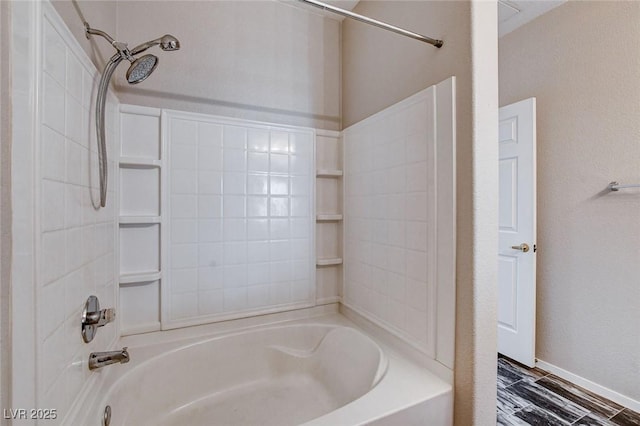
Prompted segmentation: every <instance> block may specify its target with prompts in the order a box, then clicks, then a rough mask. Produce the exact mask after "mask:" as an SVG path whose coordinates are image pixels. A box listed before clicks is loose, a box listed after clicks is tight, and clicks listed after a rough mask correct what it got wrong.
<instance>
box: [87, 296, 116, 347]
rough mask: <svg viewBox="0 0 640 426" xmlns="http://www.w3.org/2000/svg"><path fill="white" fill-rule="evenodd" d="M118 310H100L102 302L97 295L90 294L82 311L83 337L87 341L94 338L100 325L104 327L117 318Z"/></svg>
mask: <svg viewBox="0 0 640 426" xmlns="http://www.w3.org/2000/svg"><path fill="white" fill-rule="evenodd" d="M115 318H116V311H115V309H113V308H109V309H102V310H100V302H99V301H98V298H97V297H96V296H89V298H88V299H87V302H86V303H85V305H84V309H83V311H82V339H83V340H84V342H85V343H89V342H90V341H92V340H93V338H94V336H95V334H96V332H97V330H98V327H102V326H104V325H105V324H108V323H110V322H112V321H113V320H115Z"/></svg>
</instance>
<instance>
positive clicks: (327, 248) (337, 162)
mask: <svg viewBox="0 0 640 426" xmlns="http://www.w3.org/2000/svg"><path fill="white" fill-rule="evenodd" d="M342 176H343V170H342V146H341V140H340V133H339V132H331V131H322V130H319V131H317V133H316V212H317V213H316V257H317V259H316V286H317V294H316V303H318V304H324V303H334V302H337V301H339V300H340V296H341V293H342V266H341V265H342V219H343V216H342V203H341V200H342Z"/></svg>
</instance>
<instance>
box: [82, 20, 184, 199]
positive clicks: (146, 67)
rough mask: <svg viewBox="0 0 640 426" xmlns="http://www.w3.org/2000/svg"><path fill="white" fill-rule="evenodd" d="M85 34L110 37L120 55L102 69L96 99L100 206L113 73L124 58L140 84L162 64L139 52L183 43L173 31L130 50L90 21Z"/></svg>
mask: <svg viewBox="0 0 640 426" xmlns="http://www.w3.org/2000/svg"><path fill="white" fill-rule="evenodd" d="M84 29H85V35H86V36H87V38H88V39H90V38H91V36H93V35H98V36H100V37H102V38H104V39H105V40H107V41H108V42H109V43H111V45H112V46H113V47H114V48H115V49H116V50H117V52H116V54H115V55H113V56H112V57H111V59H109V62H107V65H105V67H104V70H103V71H102V77H101V78H100V84H99V86H98V96H97V98H96V136H97V139H98V159H99V162H100V206H101V207H104V206H106V204H107V173H108V167H107V145H106V141H105V132H104V107H105V104H106V101H107V89H108V87H109V81H110V80H111V76H112V75H113V72H114V71H115V70H116V68H117V67H118V65H119V64H120V62H122V61H123V60H124V59H126V60H127V61H129V62H130V63H131V65H130V66H129V69H128V70H127V75H126V76H127V82H128V83H129V84H138V83H140V82H142V81H144V80H146V79H147V77H149V76H150V75H151V73H152V72H153V71H154V70H155V69H156V67H157V66H158V57H157V56H155V55H151V54H146V55H143V56H141V57H139V58H136V57H135V55H138V54H139V53H142V52H144V51H145V50H147V49H149V48H151V47H153V46H160V49H162V50H164V51H169V52H170V51H174V50H179V49H180V42H179V41H178V39H177V38H175V37H174V36H172V35H170V34H165V35H163V36H162V37H160V38H157V39H155V40H151V41H147V42H146V43H142V44H140V45H139V46H136V47H134V48H133V49H129V47H128V46H127V43H122V42H119V41H116V40H114V39H113V37H111V36H110V35H109V34H107V33H105V32H104V31H100V30H96V29H95V28H91V27H90V26H89V24H88V23H87V22H85V23H84Z"/></svg>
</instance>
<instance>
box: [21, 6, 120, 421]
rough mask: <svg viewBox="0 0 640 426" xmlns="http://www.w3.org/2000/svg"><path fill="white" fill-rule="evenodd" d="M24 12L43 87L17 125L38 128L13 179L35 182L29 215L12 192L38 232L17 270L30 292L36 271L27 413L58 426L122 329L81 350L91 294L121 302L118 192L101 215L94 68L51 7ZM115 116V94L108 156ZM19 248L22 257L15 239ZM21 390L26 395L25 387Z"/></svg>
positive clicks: (106, 303) (32, 65) (32, 69)
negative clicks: (51, 414)
mask: <svg viewBox="0 0 640 426" xmlns="http://www.w3.org/2000/svg"><path fill="white" fill-rule="evenodd" d="M20 9H21V11H16V15H14V16H16V17H17V16H22V15H23V13H24V16H30V18H29V19H30V20H31V24H33V26H32V27H31V30H32V31H31V32H30V33H29V34H28V35H27V34H25V37H26V38H27V40H29V41H28V43H30V44H31V46H33V47H34V50H33V51H34V52H36V53H35V55H36V56H35V57H33V58H32V60H31V62H29V59H28V58H24V59H25V61H24V63H22V62H21V63H22V65H24V66H25V69H24V71H25V73H27V74H28V73H33V75H34V77H35V78H34V81H39V83H38V85H39V89H36V87H38V86H34V87H33V88H32V89H30V90H31V93H34V94H37V97H36V98H34V100H35V105H36V106H37V107H36V108H37V110H31V114H32V116H31V117H30V118H27V117H26V116H18V117H15V118H16V119H17V120H18V121H17V122H16V125H17V126H25V127H28V126H33V135H34V138H33V139H32V140H33V145H32V146H31V147H30V148H29V152H27V150H22V151H20V155H24V156H25V158H23V159H21V160H20V163H19V164H21V166H20V167H21V168H23V167H24V170H22V169H21V170H20V171H16V173H15V174H14V187H15V188H19V187H20V186H21V185H22V183H24V182H28V181H29V180H30V179H33V180H32V181H33V184H34V192H33V196H34V198H33V206H31V207H30V208H28V209H25V207H27V206H26V205H25V204H24V202H23V201H26V200H27V199H28V197H29V193H28V192H24V193H22V192H18V191H16V190H14V191H16V192H14V199H16V200H18V199H21V198H24V200H20V201H18V202H17V203H16V204H15V210H14V212H15V214H14V232H15V233H16V234H19V235H26V234H25V233H30V232H33V234H34V235H35V237H34V246H33V248H32V249H33V255H34V257H33V260H32V261H31V263H29V264H26V263H25V264H22V265H20V267H17V268H15V269H14V271H15V272H14V276H13V280H14V283H18V284H20V285H27V283H28V282H29V276H30V275H31V274H33V272H30V269H31V271H35V283H34V299H32V301H33V302H32V303H34V309H35V312H34V313H30V315H33V314H35V315H34V316H35V321H36V323H35V336H33V337H34V338H35V353H36V358H35V360H34V362H35V371H36V376H35V378H34V382H35V383H34V388H33V389H35V390H34V394H33V398H34V401H33V403H34V404H35V405H30V406H29V407H38V408H45V407H47V408H48V407H51V408H56V409H57V419H56V420H55V421H48V422H47V424H57V423H61V422H62V421H63V419H64V418H65V416H67V414H68V412H69V410H70V408H71V406H72V405H73V403H74V401H75V400H76V398H77V396H78V395H80V394H81V390H82V389H83V387H88V386H90V385H91V383H89V382H90V381H91V380H92V379H93V380H97V379H96V378H95V377H96V375H95V374H94V373H91V372H90V371H89V370H88V368H87V360H88V357H89V353H90V352H92V351H98V350H106V349H109V348H110V347H111V346H112V345H113V343H114V341H115V338H116V336H117V329H116V325H115V324H109V325H108V326H106V327H103V328H102V329H100V332H99V333H98V335H97V337H96V338H95V340H94V341H93V342H92V343H90V344H85V343H84V342H83V340H82V336H81V328H80V321H79V318H80V315H81V312H82V307H83V305H84V302H85V300H86V299H87V297H88V296H89V295H91V294H95V295H97V296H98V297H99V298H100V302H101V304H102V306H103V307H113V306H114V305H115V303H116V298H115V279H114V273H115V244H114V242H115V216H114V214H115V213H114V209H113V206H114V194H115V191H114V187H115V185H114V181H113V179H112V180H111V182H110V187H109V193H108V196H109V198H108V202H107V208H105V209H101V210H96V209H95V207H94V204H97V203H98V201H97V199H96V197H97V195H98V189H97V187H98V181H97V175H98V174H97V167H98V163H97V154H96V145H95V136H94V133H95V127H94V121H93V120H92V116H93V113H94V110H93V106H92V105H91V104H92V102H93V99H95V87H96V80H95V79H96V77H97V71H96V69H95V68H94V66H93V64H92V63H91V62H90V61H89V59H88V58H86V56H85V54H84V52H83V51H82V49H81V48H80V47H79V46H78V44H77V42H76V40H75V39H74V38H73V37H72V35H71V34H70V32H69V30H68V29H67V27H66V26H65V25H64V24H63V23H62V20H61V19H60V18H59V16H58V15H57V13H56V12H55V11H54V9H53V8H52V7H51V5H50V4H49V3H47V2H43V3H37V4H30V5H25V6H24V7H21V8H20ZM27 28H29V26H28V25H27ZM36 35H37V36H36ZM18 39H19V37H18ZM38 57H39V58H40V59H41V60H40V61H38V60H37V59H38ZM22 59H23V58H20V61H22ZM31 84H34V83H31ZM14 105H16V107H17V108H24V105H18V104H14ZM116 108H117V100H116V99H115V98H114V97H113V96H111V95H110V96H109V98H108V107H107V110H108V113H107V139H108V141H109V148H110V151H111V156H112V157H113V148H114V146H115V144H114V139H113V138H114V136H115V135H116V134H117V133H116V120H115V112H116ZM34 118H35V119H34ZM22 120H24V122H22ZM29 120H30V121H29ZM22 160H24V161H22ZM14 161H15V160H14ZM113 164H114V163H113V161H111V162H110V167H109V171H110V176H111V177H113V176H114V175H115V173H114V167H113ZM31 165H33V168H31ZM30 173H31V177H29V176H28V174H30ZM16 180H17V181H16ZM15 250H16V252H17V253H20V252H21V251H22V250H23V248H22V246H21V245H20V243H19V242H18V241H16V246H15ZM31 276H33V275H31ZM21 306H22V305H21ZM14 315H15V317H14V321H20V320H21V319H20V318H21V316H20V315H19V314H17V313H16V314H14ZM15 338H16V337H14V339H15ZM29 338H31V336H30V335H28V334H27V335H20V340H22V339H29ZM14 357H15V354H14ZM18 379H19V378H18ZM24 389H25V392H27V393H28V388H24ZM21 391H22V389H20V390H16V389H14V392H16V394H17V395H22V394H21V393H20V392H21ZM27 408H28V407H27Z"/></svg>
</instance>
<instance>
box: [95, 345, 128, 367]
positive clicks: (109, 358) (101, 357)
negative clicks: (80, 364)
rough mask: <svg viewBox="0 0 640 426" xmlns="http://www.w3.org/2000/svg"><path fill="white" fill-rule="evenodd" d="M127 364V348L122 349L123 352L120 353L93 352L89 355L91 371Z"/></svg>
mask: <svg viewBox="0 0 640 426" xmlns="http://www.w3.org/2000/svg"><path fill="white" fill-rule="evenodd" d="M127 362H129V352H127V348H122V350H119V351H110V352H92V353H91V354H90V355H89V370H95V369H97V368H102V367H104V366H107V365H111V364H115V363H120V364H125V363H127Z"/></svg>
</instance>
